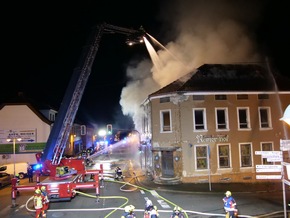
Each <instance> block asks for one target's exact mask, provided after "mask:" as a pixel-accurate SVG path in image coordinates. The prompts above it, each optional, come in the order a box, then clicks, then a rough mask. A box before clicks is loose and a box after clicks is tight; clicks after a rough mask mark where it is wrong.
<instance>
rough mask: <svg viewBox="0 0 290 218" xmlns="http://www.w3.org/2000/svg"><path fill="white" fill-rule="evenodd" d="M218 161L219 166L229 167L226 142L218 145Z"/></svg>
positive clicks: (228, 149) (228, 151) (228, 152)
mask: <svg viewBox="0 0 290 218" xmlns="http://www.w3.org/2000/svg"><path fill="white" fill-rule="evenodd" d="M218 163H219V168H229V167H230V166H231V163H230V148H229V145H228V144H223V145H218Z"/></svg>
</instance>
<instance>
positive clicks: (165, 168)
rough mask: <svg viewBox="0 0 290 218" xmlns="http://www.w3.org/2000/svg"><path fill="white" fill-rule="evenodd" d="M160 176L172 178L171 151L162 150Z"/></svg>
mask: <svg viewBox="0 0 290 218" xmlns="http://www.w3.org/2000/svg"><path fill="white" fill-rule="evenodd" d="M161 158H162V160H161V161H162V177H164V178H173V177H174V167H173V151H162V152H161Z"/></svg>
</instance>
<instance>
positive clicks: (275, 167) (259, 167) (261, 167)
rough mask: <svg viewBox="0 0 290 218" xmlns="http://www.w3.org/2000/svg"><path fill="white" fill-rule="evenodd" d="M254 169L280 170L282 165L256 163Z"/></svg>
mask: <svg viewBox="0 0 290 218" xmlns="http://www.w3.org/2000/svg"><path fill="white" fill-rule="evenodd" d="M256 169H279V170H281V169H282V166H281V165H267V164H264V165H259V164H257V165H256Z"/></svg>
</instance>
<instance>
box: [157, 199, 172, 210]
mask: <svg viewBox="0 0 290 218" xmlns="http://www.w3.org/2000/svg"><path fill="white" fill-rule="evenodd" d="M157 202H158V203H159V204H160V206H161V207H162V208H170V206H169V205H168V204H167V203H166V202H165V201H164V200H157Z"/></svg>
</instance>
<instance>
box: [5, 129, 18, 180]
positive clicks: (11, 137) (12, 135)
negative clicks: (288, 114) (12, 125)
mask: <svg viewBox="0 0 290 218" xmlns="http://www.w3.org/2000/svg"><path fill="white" fill-rule="evenodd" d="M16 140H17V141H21V138H20V136H19V135H18V133H15V132H14V131H12V130H10V132H9V136H8V139H7V142H11V141H13V164H14V166H13V167H14V169H13V177H14V178H15V177H16V176H15V144H16Z"/></svg>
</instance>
